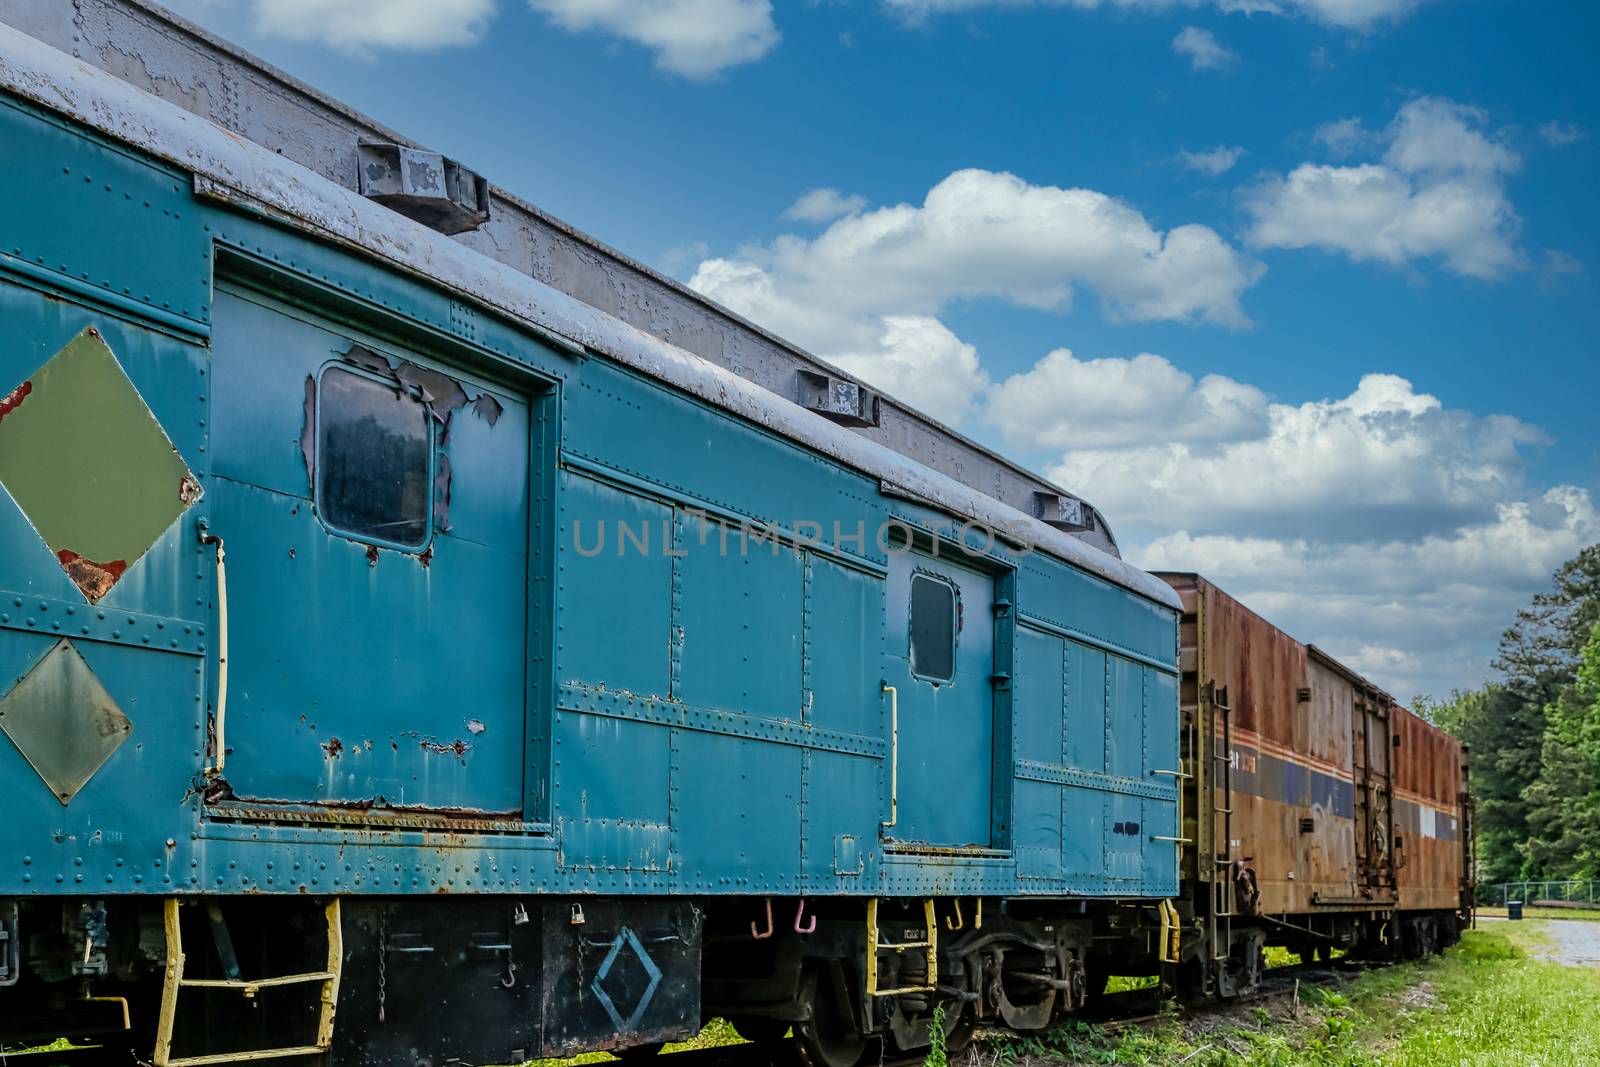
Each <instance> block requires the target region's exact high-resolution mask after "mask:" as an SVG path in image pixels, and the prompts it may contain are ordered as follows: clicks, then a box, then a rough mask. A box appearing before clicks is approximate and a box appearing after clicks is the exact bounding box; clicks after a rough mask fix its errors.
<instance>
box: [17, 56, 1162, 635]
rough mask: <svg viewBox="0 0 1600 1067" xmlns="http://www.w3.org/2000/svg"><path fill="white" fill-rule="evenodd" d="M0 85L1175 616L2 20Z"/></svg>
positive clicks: (718, 375) (247, 204)
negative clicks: (1052, 558) (1047, 554)
mask: <svg viewBox="0 0 1600 1067" xmlns="http://www.w3.org/2000/svg"><path fill="white" fill-rule="evenodd" d="M0 88H3V89H5V90H6V91H8V92H10V93H11V94H13V95H15V96H17V97H19V98H21V99H24V100H28V101H31V102H33V103H35V104H37V105H39V106H42V107H44V108H46V109H48V110H50V111H54V112H57V113H59V114H62V115H65V116H67V117H69V118H71V119H73V120H74V121H76V122H79V123H81V124H83V125H84V126H87V127H90V128H92V129H95V130H98V131H100V132H101V133H103V134H105V135H107V136H109V137H111V138H114V139H116V140H118V141H121V142H123V143H126V144H129V145H132V146H134V147H136V148H138V149H140V150H142V151H144V152H146V153H148V154H150V155H151V156H153V157H156V158H158V159H162V160H165V161H167V162H169V163H171V164H174V165H176V166H178V167H180V168H182V169H183V170H186V171H189V172H190V173H192V174H193V176H194V182H195V191H196V193H197V195H200V196H202V197H207V198H210V199H212V200H215V201H219V202H223V203H228V204H232V205H235V206H237V207H241V208H244V209H247V210H253V211H256V212H264V213H266V214H267V215H268V216H270V217H272V218H275V219H277V220H278V221H280V222H283V223H286V224H289V225H292V226H295V227H298V228H300V229H304V230H308V231H311V232H313V233H315V234H317V235H319V236H322V237H324V238H331V239H333V240H334V241H336V242H338V243H341V244H344V245H346V246H348V247H353V248H355V249H358V250H360V251H362V252H364V253H366V254H367V255H369V256H372V257H375V258H377V259H379V260H382V261H384V262H387V263H389V264H391V265H393V266H394V267H396V268H398V269H400V270H402V271H404V272H406V273H408V274H411V275H413V276H416V277H419V278H420V279H423V280H425V281H427V282H429V283H431V284H434V285H438V286H442V287H444V288H446V289H449V290H452V291H455V292H458V293H460V294H462V295H464V296H466V297H469V298H471V299H473V300H475V301H477V302H479V303H481V304H483V305H485V306H487V307H489V308H492V309H495V310H496V311H498V312H500V313H502V314H504V315H507V316H509V317H510V318H512V319H513V320H516V321H518V322H520V323H522V324H524V325H525V326H527V327H529V328H530V329H531V330H532V331H533V332H535V333H536V334H539V335H542V336H544V337H545V338H547V339H548V340H549V341H551V342H552V343H553V344H556V345H558V346H560V347H562V348H565V349H567V350H569V351H575V352H594V353H598V354H600V355H603V356H605V357H608V358H610V359H613V360H615V361H617V362H619V363H621V364H623V365H625V366H628V367H631V368H633V369H635V370H637V371H639V372H641V373H643V374H646V375H648V376H650V377H652V378H655V379H657V380H660V381H662V382H665V383H667V384H669V385H671V386H673V387H675V388H677V389H680V390H682V391H684V392H687V393H689V394H691V395H693V396H696V397H698V398H700V399H701V400H703V401H705V402H707V403H710V404H712V405H714V406H716V407H719V408H722V409H724V410H726V411H729V412H732V413H733V414H735V415H738V416H740V417H742V418H744V419H747V420H749V421H750V422H753V423H755V424H757V425H760V426H763V427H766V428H767V429H769V430H771V431H773V432H774V433H777V434H780V435H782V436H784V437H786V438H789V439H792V440H794V441H796V442H799V443H800V444H803V445H805V446H807V447H809V448H812V449H814V450H816V451H818V452H820V453H822V454H824V455H827V456H829V457H831V458H833V459H834V460H836V461H838V462H840V463H842V464H845V465H847V466H849V467H852V468H854V469H856V470H858V471H861V472H862V473H864V474H867V475H870V476H872V477H875V478H877V479H878V480H879V484H880V487H881V488H882V490H883V491H884V492H885V493H887V494H889V495H893V496H898V497H902V498H908V499H911V500H915V501H920V502H924V503H926V504H929V505H931V506H933V507H936V508H938V509H940V510H943V511H946V512H948V513H950V514H953V515H956V516H959V517H961V518H964V519H967V520H970V521H973V522H977V523H981V524H984V525H986V526H988V527H989V528H990V529H992V530H996V531H1002V530H1003V531H1005V535H1006V539H1008V540H1011V541H1014V542H1016V543H1018V544H1021V545H1024V546H1027V547H1029V548H1034V549H1039V550H1042V551H1045V552H1048V553H1050V554H1051V555H1053V556H1056V557H1058V558H1061V559H1063V560H1066V561H1068V562H1070V563H1072V564H1074V565H1076V566H1078V567H1080V568H1082V569H1083V570H1085V571H1088V572H1090V573H1092V574H1096V575H1098V576H1100V577H1101V578H1104V579H1106V580H1107V581H1110V582H1112V583H1114V584H1116V585H1119V586H1121V587H1123V588H1126V589H1128V590H1130V591H1132V592H1135V593H1138V594H1139V595H1141V596H1144V597H1146V598H1148V599H1150V600H1153V601H1155V602H1157V603H1160V604H1163V605H1165V606H1166V607H1169V608H1171V609H1173V610H1181V609H1182V603H1181V601H1180V600H1179V599H1178V596H1177V594H1176V593H1175V592H1173V590H1172V588H1171V587H1170V586H1168V585H1167V584H1166V583H1165V582H1163V581H1161V580H1160V579H1158V578H1156V577H1155V576H1153V575H1151V574H1149V573H1147V572H1145V571H1143V570H1140V569H1139V568H1137V567H1134V566H1133V565H1132V564H1129V563H1127V562H1126V561H1124V560H1122V559H1121V558H1120V557H1119V556H1117V555H1114V554H1113V553H1112V552H1108V551H1103V550H1101V549H1099V548H1096V547H1095V546H1094V545H1091V544H1089V543H1087V542H1085V541H1083V540H1081V539H1079V538H1077V537H1073V536H1071V535H1070V534H1067V533H1065V532H1062V531H1061V530H1058V529H1056V528H1054V527H1052V526H1050V525H1048V524H1047V523H1045V522H1043V521H1041V520H1040V519H1038V518H1036V517H1034V516H1032V515H1029V514H1027V513H1025V512H1023V511H1021V510H1019V509H1018V508H1016V507H1013V506H1011V505H1009V504H1007V503H1004V502H1002V501H1000V500H997V499H995V498H994V497H991V496H988V495H987V494H984V493H982V492H979V491H978V490H976V489H973V488H972V487H970V486H968V485H966V484H963V483H962V482H959V481H957V480H956V479H955V478H952V477H950V476H949V475H947V474H944V473H941V472H939V471H937V470H934V469H932V468H930V467H928V466H926V465H924V464H922V463H920V462H917V461H916V460H913V459H911V458H909V457H908V456H905V455H903V454H901V453H899V452H897V451H895V450H893V449H891V448H889V447H887V446H886V445H883V444H880V443H878V442H876V441H874V440H871V439H869V438H867V437H864V436H862V435H861V434H858V433H855V432H852V431H851V430H849V429H846V428H844V427H842V426H839V425H837V424H835V423H834V422H831V421H830V420H828V419H826V418H823V417H822V416H821V415H818V414H816V413H814V412H811V411H808V410H807V409H806V408H804V407H801V406H800V405H799V404H797V403H795V402H794V401H792V400H789V399H787V398H785V397H783V396H780V395H778V394H776V393H774V392H771V391H770V390H767V389H765V388H762V387H761V386H759V385H757V384H755V383H754V382H751V381H749V380H748V379H746V378H743V377H741V376H739V375H737V374H735V373H733V372H732V371H730V370H728V369H726V368H724V367H721V366H718V365H716V364H714V363H712V362H710V361H709V360H707V359H704V358H702V357H700V356H698V355H695V354H694V353H691V352H689V351H687V350H685V349H683V348H680V347H678V346H676V345H673V344H671V343H669V342H667V341H665V340H663V339H662V338H660V337H657V336H656V335H654V334H651V333H648V332H646V331H644V330H642V329H639V328H638V327H635V326H632V325H630V324H628V323H626V322H623V321H622V320H620V319H618V318H615V317H613V316H612V315H609V314H607V313H605V312H603V311H601V310H599V309H597V308H595V307H592V306H591V305H589V304H586V303H584V302H582V301H580V300H578V299H576V298H574V297H572V296H569V295H568V294H566V293H563V292H560V291H559V290H557V289H555V288H553V287H551V286H549V285H547V284H545V283H544V282H542V281H539V280H538V279H536V278H533V277H531V276H530V275H528V274H526V273H523V272H522V271H520V270H517V269H515V268H514V267H512V266H509V265H508V264H506V263H503V262H500V261H498V260H495V259H491V258H490V257H488V256H486V255H483V254H482V253H480V252H478V251H475V250H474V249H472V248H469V247H467V246H466V245H464V244H462V243H460V242H458V241H454V240H452V239H450V238H449V237H446V236H445V235H443V234H441V233H439V232H438V231H436V230H433V229H430V228H428V227H427V226H424V225H422V224H421V223H419V222H415V221H413V220H411V219H409V218H406V217H405V216H402V215H399V214H397V213H395V212H393V211H390V210H388V209H387V208H385V207H383V206H381V205H380V204H378V203H376V202H374V201H372V200H370V199H368V198H366V197H364V196H362V195H360V194H359V193H358V192H356V191H354V190H352V189H349V188H347V187H345V186H343V185H341V184H339V183H337V182H334V181H332V180H331V179H329V178H326V177H324V176H322V175H320V174H318V173H316V172H315V171H313V170H311V169H310V168H308V167H306V166H303V165H301V164H300V163H297V162H295V161H293V160H291V159H288V158H285V157H284V156H282V155H279V154H278V153H276V152H274V151H272V150H271V149H270V148H267V147H265V146H263V145H260V144H257V143H256V142H254V141H251V140H248V139H246V138H243V137H241V136H238V135H236V134H234V133H231V132H229V131H226V130H224V129H222V128H221V127H219V126H217V125H215V124H213V123H212V122H210V121H209V120H207V119H205V118H202V117H200V116H199V115H197V114H194V113H192V112H190V111H187V110H185V109H183V108H181V107H179V106H177V105H176V104H173V103H170V102H168V101H166V100H163V99H161V98H159V97H156V96H154V95H152V94H150V93H147V92H145V91H143V90H141V89H138V88H136V87H135V86H133V85H130V84H129V83H127V82H124V81H122V80H121V79H119V78H117V77H115V76H113V75H111V74H109V73H107V72H105V71H103V70H101V69H99V68H98V67H96V66H93V65H92V64H90V63H88V62H85V61H84V60H81V59H78V58H75V57H73V56H69V55H67V54H65V53H63V52H61V51H59V50H57V49H56V48H54V47H52V46H50V45H48V44H46V43H44V42H42V41H40V40H37V39H35V38H33V37H31V36H29V35H28V34H26V33H24V32H22V31H21V30H18V29H16V28H15V27H14V26H10V25H4V24H0Z"/></svg>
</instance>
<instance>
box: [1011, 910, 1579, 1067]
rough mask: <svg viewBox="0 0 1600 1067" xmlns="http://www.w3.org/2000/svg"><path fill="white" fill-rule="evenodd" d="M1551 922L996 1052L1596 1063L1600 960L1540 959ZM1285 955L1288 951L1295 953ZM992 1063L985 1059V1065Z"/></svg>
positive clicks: (1227, 1061) (1065, 1029)
mask: <svg viewBox="0 0 1600 1067" xmlns="http://www.w3.org/2000/svg"><path fill="white" fill-rule="evenodd" d="M1541 927H1542V924H1541V923H1539V922H1536V921H1530V922H1526V923H1516V924H1510V923H1508V924H1499V923H1496V924H1494V925H1493V927H1491V928H1490V929H1487V930H1479V931H1471V932H1469V933H1467V935H1466V936H1465V937H1464V938H1463V939H1462V942H1461V944H1460V945H1457V946H1455V947H1454V948H1452V949H1450V950H1449V951H1448V952H1447V953H1446V954H1445V955H1444V956H1443V957H1441V958H1435V959H1430V960H1427V961H1423V962H1420V963H1408V964H1399V965H1395V966H1390V967H1382V968H1377V969H1375V970H1371V971H1367V972H1365V973H1363V974H1361V975H1360V976H1359V977H1357V978H1356V979H1355V980H1353V981H1351V982H1349V983H1345V984H1342V985H1339V986H1335V987H1325V986H1303V987H1301V988H1300V993H1299V1001H1298V1003H1294V1004H1290V1003H1287V1002H1286V998H1280V999H1279V1000H1277V1001H1273V1002H1270V1004H1268V1003H1264V1004H1256V1005H1245V1006H1241V1007H1240V1008H1237V1009H1234V1010H1232V1011H1230V1012H1226V1013H1223V1014H1220V1015H1218V1014H1214V1013H1213V1014H1208V1015H1202V1016H1198V1017H1196V1018H1195V1019H1193V1020H1183V1019H1180V1018H1179V1017H1178V1016H1177V1015H1176V1014H1172V1013H1169V1014H1167V1015H1166V1016H1164V1017H1163V1018H1162V1019H1161V1020H1160V1021H1159V1022H1158V1023H1157V1024H1156V1025H1155V1026H1154V1027H1152V1028H1150V1029H1149V1030H1130V1031H1127V1032H1124V1033H1122V1034H1118V1035H1107V1034H1105V1033H1104V1032H1102V1031H1100V1030H1099V1029H1098V1028H1096V1027H1093V1026H1088V1025H1086V1024H1083V1023H1068V1024H1066V1025H1063V1026H1059V1027H1057V1028H1055V1029H1053V1030H1051V1031H1049V1032H1048V1033H1046V1034H1042V1035H1034V1036H1028V1037H1018V1036H1013V1037H1002V1038H997V1039H993V1040H991V1042H990V1043H989V1044H988V1046H987V1052H988V1055H987V1056H985V1057H984V1059H985V1060H988V1059H990V1058H992V1059H994V1060H995V1061H997V1062H999V1063H1001V1064H1005V1065H1014V1067H1023V1065H1027V1064H1035V1063H1071V1064H1092V1063H1107V1064H1145V1065H1150V1067H1156V1065H1163V1064H1166V1065H1171V1064H1178V1063H1180V1062H1181V1063H1182V1064H1184V1067H1587V1065H1592V1064H1600V969H1596V968H1575V967H1564V966H1562V965H1560V964H1556V963H1548V962H1544V961H1541V960H1537V959H1533V958H1531V957H1530V956H1529V954H1528V950H1529V949H1531V948H1533V947H1535V946H1537V945H1538V944H1539V943H1540V942H1541V941H1542V940H1543V939H1544V934H1543V932H1542V930H1541ZM1286 962H1287V959H1286ZM986 1067H987V1065H986Z"/></svg>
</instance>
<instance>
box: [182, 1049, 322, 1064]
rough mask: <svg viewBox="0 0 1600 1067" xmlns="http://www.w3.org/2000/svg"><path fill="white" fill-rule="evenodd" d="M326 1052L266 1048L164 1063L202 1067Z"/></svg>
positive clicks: (190, 1057) (219, 1053) (187, 1057)
mask: <svg viewBox="0 0 1600 1067" xmlns="http://www.w3.org/2000/svg"><path fill="white" fill-rule="evenodd" d="M326 1051H328V1050H327V1049H326V1048H325V1047H323V1046H321V1045H303V1046H301V1047H299V1048H267V1049H261V1050H259V1051H256V1052H218V1053H213V1054H211V1055H207V1056H179V1057H177V1058H174V1059H168V1060H167V1061H166V1064H167V1067H204V1065H205V1064H210V1063H238V1062H240V1061H241V1060H281V1059H285V1058H287V1057H289V1056H316V1055H320V1054H321V1053H324V1052H326Z"/></svg>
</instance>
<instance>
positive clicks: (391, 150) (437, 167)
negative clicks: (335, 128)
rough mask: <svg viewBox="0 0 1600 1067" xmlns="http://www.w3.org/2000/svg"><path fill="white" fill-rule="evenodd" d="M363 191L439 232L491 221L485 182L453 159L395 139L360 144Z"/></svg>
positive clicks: (461, 228) (363, 194) (465, 229)
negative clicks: (409, 146)
mask: <svg viewBox="0 0 1600 1067" xmlns="http://www.w3.org/2000/svg"><path fill="white" fill-rule="evenodd" d="M357 169H358V171H359V174H360V179H361V180H360V188H361V195H362V196H366V197H370V198H371V199H373V200H376V201H377V202H378V203H380V204H382V205H384V206H385V207H388V208H392V209H393V210H395V211H398V212H399V213H400V214H402V215H404V216H406V217H407V218H410V219H416V220H417V221H418V222H420V223H422V224H423V225H424V226H428V227H431V228H432V229H435V230H438V231H439V232H440V233H445V234H453V233H464V232H466V231H467V230H476V229H477V228H478V227H479V226H482V225H483V224H484V223H485V222H488V221H489V183H488V182H487V181H485V180H484V178H483V176H482V175H480V174H477V173H475V172H474V171H470V170H468V169H467V168H466V167H463V166H462V165H461V164H459V163H457V162H456V161H455V160H453V159H446V158H445V157H444V156H441V155H440V154H439V153H437V152H424V151H422V150H421V149H417V148H407V147H406V146H404V145H397V144H364V145H362V146H361V148H360V166H359V167H358V168H357Z"/></svg>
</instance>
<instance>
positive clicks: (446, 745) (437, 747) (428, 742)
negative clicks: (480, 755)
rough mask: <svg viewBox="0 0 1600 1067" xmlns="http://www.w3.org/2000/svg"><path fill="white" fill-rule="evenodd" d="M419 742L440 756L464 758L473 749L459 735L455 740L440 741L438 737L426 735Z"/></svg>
mask: <svg viewBox="0 0 1600 1067" xmlns="http://www.w3.org/2000/svg"><path fill="white" fill-rule="evenodd" d="M418 743H419V744H420V745H421V746H422V747H423V748H425V749H427V750H428V751H429V752H432V753H435V754H436V755H440V756H445V755H453V756H456V757H457V758H462V757H465V756H466V754H467V753H468V752H471V751H472V746H471V745H470V744H468V743H467V742H465V741H463V740H461V739H460V738H459V737H458V738H456V739H455V740H454V741H440V740H437V739H436V738H432V737H424V738H420V739H419V740H418Z"/></svg>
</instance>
